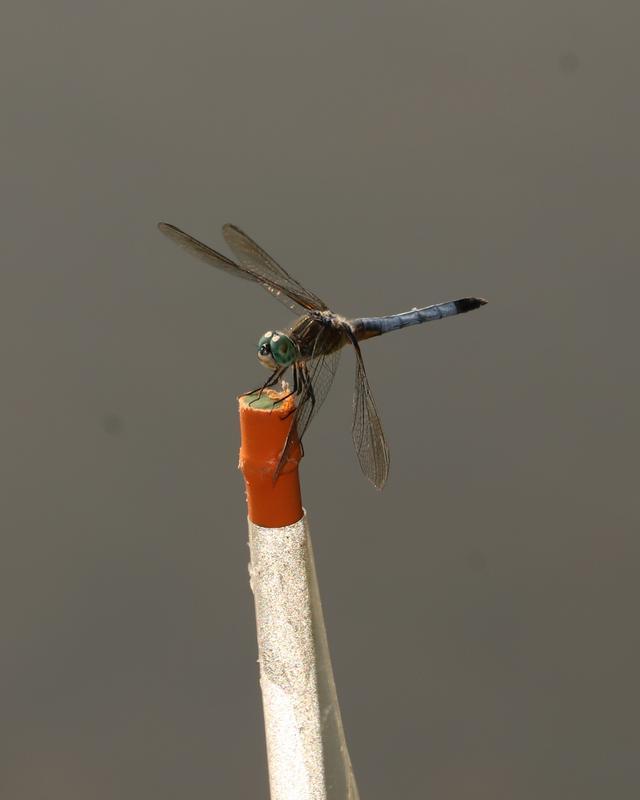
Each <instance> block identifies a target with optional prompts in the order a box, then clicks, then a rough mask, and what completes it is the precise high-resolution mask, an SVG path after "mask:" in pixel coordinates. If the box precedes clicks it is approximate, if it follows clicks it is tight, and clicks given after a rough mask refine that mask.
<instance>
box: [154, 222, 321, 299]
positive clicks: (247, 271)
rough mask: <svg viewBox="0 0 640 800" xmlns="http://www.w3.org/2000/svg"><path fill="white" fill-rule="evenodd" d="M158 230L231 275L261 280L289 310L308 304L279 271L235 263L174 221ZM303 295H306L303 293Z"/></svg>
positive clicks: (258, 281) (159, 225)
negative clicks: (291, 288)
mask: <svg viewBox="0 0 640 800" xmlns="http://www.w3.org/2000/svg"><path fill="white" fill-rule="evenodd" d="M158 230H160V232H161V233H163V234H164V235H165V236H166V237H168V238H169V239H171V240H172V241H173V242H175V243H176V244H178V245H180V247H183V248H184V249H185V250H187V251H188V252H189V253H191V255H194V256H195V257H196V258H199V259H200V260H201V261H204V262H205V263H206V264H211V265H212V266H214V267H217V268H218V269H222V270H224V271H225V272H228V273H230V274H231V275H236V276H237V277H238V278H244V279H245V280H248V281H253V282H254V283H259V284H260V285H261V286H262V287H264V288H265V289H266V290H267V291H268V292H269V293H270V294H272V295H273V296H274V297H275V298H276V299H277V300H279V301H280V302H281V303H284V305H285V306H286V307H287V308H289V309H290V310H292V311H295V312H296V313H298V312H299V311H300V309H301V308H302V309H306V308H307V305H306V300H305V304H303V303H302V302H300V300H299V299H298V297H294V296H293V295H292V292H291V291H290V290H289V284H288V283H287V282H286V281H285V280H284V278H283V276H281V275H280V273H278V272H276V271H274V270H268V269H265V268H256V267H250V266H247V265H245V264H236V262H235V261H231V259H230V258H227V257H226V256H223V255H222V253H218V252H217V251H216V250H214V249H213V248H212V247H209V245H206V244H204V243H203V242H201V241H199V240H198V239H196V238H195V237H193V236H191V235H190V234H188V233H185V232H184V231H182V230H180V228H176V226H175V225H170V224H169V223H168V222H159V223H158ZM274 263H275V262H274ZM282 272H283V273H284V270H282ZM284 275H286V273H284ZM288 280H289V281H293V278H288ZM285 284H286V285H285ZM303 291H304V290H303ZM300 299H305V298H304V297H303V296H302V295H300Z"/></svg>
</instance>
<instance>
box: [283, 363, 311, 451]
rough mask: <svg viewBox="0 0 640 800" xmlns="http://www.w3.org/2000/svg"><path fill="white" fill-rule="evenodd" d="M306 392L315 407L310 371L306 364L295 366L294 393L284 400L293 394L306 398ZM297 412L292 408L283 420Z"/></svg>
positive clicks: (290, 393)
mask: <svg viewBox="0 0 640 800" xmlns="http://www.w3.org/2000/svg"><path fill="white" fill-rule="evenodd" d="M305 392H306V393H308V394H309V397H310V399H311V405H312V406H313V405H315V395H314V394H313V387H312V386H311V380H310V378H309V371H308V369H307V368H306V366H305V365H304V364H294V365H293V391H291V392H289V394H287V395H285V396H284V397H283V398H282V399H283V400H284V399H285V398H286V397H291V395H292V394H299V395H301V396H302V397H303V398H304V395H305ZM295 410H296V409H295V408H292V409H291V411H289V412H288V413H287V414H285V415H284V417H283V419H286V418H287V417H288V416H289V415H290V414H293V412H294V411H295ZM301 444H302V443H301ZM303 454H304V451H303Z"/></svg>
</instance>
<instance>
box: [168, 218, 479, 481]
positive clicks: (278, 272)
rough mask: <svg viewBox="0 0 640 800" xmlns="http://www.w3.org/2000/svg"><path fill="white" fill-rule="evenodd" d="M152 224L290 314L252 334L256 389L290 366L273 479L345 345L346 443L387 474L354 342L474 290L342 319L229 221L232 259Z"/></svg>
mask: <svg viewBox="0 0 640 800" xmlns="http://www.w3.org/2000/svg"><path fill="white" fill-rule="evenodd" d="M158 228H159V230H160V231H161V232H162V233H163V234H164V235H165V236H167V237H168V238H169V239H171V240H172V241H174V242H175V243H176V244H178V245H180V246H181V247H183V248H184V249H185V250H186V251H187V252H189V253H190V254H191V255H193V256H196V257H197V258H199V259H200V260H201V261H204V262H205V263H207V264H210V265H212V266H214V267H217V268H218V269H221V270H224V271H225V272H228V273H230V274H231V275H235V276H236V277H238V278H244V279H245V280H248V281H252V282H254V283H258V284H259V285H260V286H262V287H263V288H264V289H266V290H267V291H268V292H269V293H270V294H272V295H273V296H274V297H275V298H276V299H278V300H280V301H281V302H282V303H284V305H285V306H287V308H288V309H290V310H291V311H293V312H295V313H296V314H298V317H297V319H296V320H295V321H294V322H293V323H292V324H291V325H290V326H289V327H288V328H286V329H285V330H283V331H280V330H272V331H267V332H266V333H265V334H264V335H263V336H261V337H260V340H259V341H258V358H259V360H260V362H261V363H262V364H263V365H264V366H265V367H267V368H268V369H269V370H270V371H271V374H270V376H269V378H268V379H267V380H266V381H265V382H264V383H263V384H262V386H261V387H260V388H259V389H255V390H253V392H247V394H252V393H255V392H259V393H260V394H261V393H262V392H263V391H264V390H266V389H269V388H271V387H273V386H275V385H276V384H277V383H278V382H279V381H283V380H284V378H285V374H286V373H287V372H288V371H289V370H291V373H292V383H293V386H292V387H290V388H291V391H290V394H293V395H295V398H296V406H295V410H294V411H293V414H294V415H295V416H294V420H293V424H292V425H291V429H290V431H289V434H288V437H287V440H286V443H285V445H284V448H283V451H282V454H281V456H280V459H279V462H278V465H277V467H276V470H275V473H274V480H277V478H278V476H279V474H280V472H281V470H282V468H283V467H284V465H285V463H286V461H287V457H288V454H289V451H290V449H291V447H292V445H293V444H294V443H295V442H296V441H297V442H300V443H301V442H302V437H303V436H304V434H305V432H306V431H307V429H308V427H309V424H310V423H311V420H312V419H313V418H314V416H315V415H316V413H317V412H318V410H319V408H320V407H321V405H322V403H323V402H324V400H325V398H326V397H327V394H328V393H329V390H330V388H331V384H332V382H333V379H334V376H335V374H336V370H337V368H338V362H339V359H340V353H341V351H342V350H343V348H344V347H345V346H347V345H350V346H351V347H352V348H353V350H354V352H355V362H356V371H355V391H354V397H353V424H352V438H353V444H354V448H355V451H356V455H357V458H358V462H359V464H360V468H361V469H362V472H363V473H364V474H365V476H366V477H367V478H368V479H369V480H370V481H371V483H373V485H374V486H375V487H376V488H377V489H382V487H383V486H384V484H385V482H386V480H387V476H388V474H389V464H390V459H389V447H388V445H387V442H386V439H385V436H384V431H383V429H382V423H381V422H380V415H379V414H378V410H377V408H376V404H375V401H374V399H373V393H372V391H371V387H370V385H369V381H368V379H367V373H366V371H365V367H364V361H363V358H362V352H361V349H360V342H362V341H363V340H365V339H370V338H372V337H374V336H380V335H381V334H383V333H388V332H389V331H395V330H400V329H401V328H406V327H408V326H410V325H420V324H421V323H423V322H431V321H432V320H437V319H443V318H444V317H453V316H455V315H457V314H464V313H466V312H467V311H472V310H473V309H476V308H479V307H480V306H483V305H485V303H486V300H483V299H481V298H479V297H463V298H461V299H460V300H451V301H448V302H446V303H436V304H435V305H430V306H425V307H424V308H413V309H411V311H405V312H403V313H400V314H390V315H388V316H384V317H358V318H356V319H348V318H346V317H343V316H340V315H339V314H336V313H334V312H333V311H332V310H331V309H330V308H329V307H328V306H327V305H326V303H325V302H324V301H323V300H321V299H320V298H319V297H318V296H317V295H316V294H314V293H313V292H311V291H309V290H308V289H305V288H304V286H302V284H301V283H299V281H297V280H296V279H295V278H294V277H292V276H291V275H290V274H289V273H288V272H287V271H286V270H285V269H284V268H283V267H281V266H280V264H278V263H277V262H276V261H275V260H274V259H273V258H272V257H271V256H270V255H269V254H268V253H266V252H265V251H264V250H263V249H262V248H261V247H260V246H259V245H258V244H256V242H254V241H253V239H251V238H250V237H249V236H247V234H246V233H244V232H243V231H241V230H240V228H237V227H236V226H235V225H230V224H227V225H224V226H223V228H222V234H223V236H224V239H225V242H226V243H227V246H228V247H229V249H230V250H231V252H232V253H233V255H234V257H235V259H236V260H235V261H233V260H231V259H230V258H227V256H225V255H222V254H221V253H218V252H217V251H216V250H214V249H213V248H211V247H209V246H208V245H206V244H204V243H203V242H201V241H199V240H198V239H195V238H194V237H193V236H191V235H190V234H188V233H185V232H184V231H182V230H180V228H177V227H175V225H170V224H169V223H167V222H160V223H158Z"/></svg>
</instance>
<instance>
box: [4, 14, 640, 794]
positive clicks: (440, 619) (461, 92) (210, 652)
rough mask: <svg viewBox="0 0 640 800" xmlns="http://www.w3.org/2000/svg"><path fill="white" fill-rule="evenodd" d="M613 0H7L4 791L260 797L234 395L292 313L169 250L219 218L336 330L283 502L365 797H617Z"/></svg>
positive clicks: (622, 386) (625, 527)
mask: <svg viewBox="0 0 640 800" xmlns="http://www.w3.org/2000/svg"><path fill="white" fill-rule="evenodd" d="M639 25H640V7H639V6H638V3H637V2H636V0H629V1H628V2H622V1H618V2H611V3H603V2H595V1H594V0H586V2H585V0H560V2H557V1H556V2H548V1H547V0H543V1H542V2H513V0H511V1H510V2H506V1H505V0H502V1H501V0H486V1H485V2H455V0H453V1H452V0H449V2H440V1H439V0H434V1H433V2H409V1H408V0H400V2H394V3H391V2H385V3H383V2H379V1H378V2H363V1H362V0H360V1H359V2H350V3H338V2H333V1H332V0H330V1H329V2H325V3H322V4H306V3H295V2H279V1H276V2H271V3H258V2H237V1H236V2H231V1H230V0H220V1H219V2H198V1H197V0H186V2H183V3H180V4H177V3H167V2H164V1H163V2H156V3H152V2H149V0H144V1H143V2H135V0H134V2H127V3H120V2H111V3H82V2H77V1H76V2H71V1H69V2H53V3H51V2H49V3H47V2H42V0H35V2H26V3H17V2H15V1H14V2H11V0H10V2H9V4H8V5H5V6H4V10H3V12H2V25H1V30H2V32H1V33H0V37H1V47H0V84H1V89H2V92H1V96H2V150H1V155H0V159H1V164H2V167H1V174H2V216H1V220H2V222H1V224H2V235H1V237H0V241H1V245H0V246H1V250H2V261H1V275H2V292H1V295H0V297H1V303H2V313H1V315H0V323H1V325H2V335H1V338H0V347H1V349H2V358H1V362H0V363H1V365H2V378H3V380H2V401H1V402H2V414H1V416H0V421H1V424H2V428H3V430H2V458H1V463H2V476H1V487H2V503H1V508H2V514H1V522H2V536H1V539H0V543H1V551H0V552H1V557H0V639H1V647H0V687H1V693H2V714H1V717H0V739H1V741H0V797H2V798H3V800H4V798H7V800H39V799H40V798H43V799H44V798H46V800H57V799H58V798H60V800H76V798H78V799H79V800H80V799H81V800H85V799H86V798H89V797H90V798H96V799H97V800H103V798H104V799H105V800H106V798H109V799H110V800H111V798H117V799H118V800H134V798H135V800H146V798H149V799H151V798H153V800H164V799H165V798H166V799H167V800H169V798H171V799H172V800H173V798H189V800H196V798H197V799H198V800H200V799H202V800H204V799H205V798H212V797H214V798H223V797H224V798H234V797H237V798H257V797H262V798H266V797H267V795H268V788H267V776H266V759H265V752H264V742H263V733H262V710H261V705H260V695H259V691H258V684H257V664H256V644H255V631H254V620H253V606H252V597H251V594H250V591H249V587H248V581H247V567H246V565H247V560H248V552H247V547H246V538H247V537H246V520H245V502H244V493H243V485H242V480H241V476H240V474H239V473H238V471H237V469H236V466H237V451H238V444H239V441H238V440H239V437H238V425H237V417H236V400H235V396H236V395H237V394H238V393H239V392H241V391H244V390H245V389H248V388H250V387H252V386H254V385H255V384H256V382H257V381H258V380H260V379H261V378H262V377H263V370H262V368H261V367H260V365H259V364H258V362H257V359H256V354H255V345H256V341H257V338H258V337H259V335H260V334H261V333H262V332H263V331H264V330H266V329H269V328H273V327H279V326H282V325H286V324H287V323H288V321H289V317H288V315H287V313H286V310H284V309H283V308H281V307H280V305H279V304H278V303H274V302H273V300H272V299H270V298H269V297H268V295H267V294H265V293H264V292H263V291H261V290H260V289H259V288H257V287H252V286H251V285H249V284H245V283H243V282H241V281H234V280H232V279H230V278H229V277H228V276H226V275H224V274H220V273H217V272H216V271H214V270H212V269H209V268H207V267H206V266H204V265H202V264H200V263H198V262H197V261H195V260H191V259H190V258H189V257H188V256H186V255H184V254H183V253H181V252H180V251H179V250H178V249H177V248H175V247H174V246H173V245H172V244H171V243H169V242H167V241H166V240H165V239H163V238H162V237H161V236H160V235H159V234H158V232H157V231H156V228H155V225H156V222H157V221H158V220H166V221H169V222H173V223H175V224H177V225H179V226H181V227H184V228H185V229H186V230H188V231H189V232H192V233H193V234H194V235H196V236H199V237H201V238H203V239H205V240H206V241H208V242H210V243H211V244H213V245H214V246H216V247H223V242H222V237H221V233H220V227H221V225H222V224H223V223H224V222H227V221H231V222H234V223H236V224H237V225H240V226H241V227H243V228H245V229H246V230H247V231H248V232H249V233H250V234H251V235H252V236H254V237H255V238H256V239H257V240H258V241H259V242H260V243H261V244H262V245H263V246H264V247H265V248H266V249H267V250H268V251H269V252H272V253H273V255H274V256H275V257H276V258H278V259H279V260H280V261H281V262H282V263H283V265H285V266H286V267H287V268H288V269H290V270H291V271H292V272H293V273H294V274H295V276H296V277H298V278H299V279H300V280H301V281H302V282H303V283H305V284H308V286H309V287H310V288H311V289H312V290H314V291H316V292H317V293H318V294H320V295H321V296H322V297H323V298H326V300H327V302H328V303H330V304H331V305H332V306H333V307H335V309H336V310H337V311H339V312H342V313H344V314H348V315H367V314H376V313H392V312H396V311H403V310H406V309H408V308H411V307H412V306H415V305H426V304H428V303H432V302H438V301H443V300H447V299H452V298H456V297H459V296H464V295H468V294H477V295H480V296H484V297H486V298H488V299H489V301H490V303H489V305H488V306H486V308H483V309H482V310H481V311H477V312H474V313H473V314H469V315H467V316H465V317H460V318H457V319H454V320H448V321H444V322H440V323H438V324H437V325H429V326H425V327H420V328H412V329H410V330H406V331H403V332H402V333H397V334H393V335H389V336H386V337H383V338H382V339H379V340H374V341H372V342H370V343H367V346H366V352H365V357H366V361H367V365H368V370H369V377H370V380H371V383H372V385H373V388H374V390H375V394H376V398H377V401H378V404H379V407H380V411H381V414H382V418H383V421H384V424H385V429H386V432H387V436H388V439H389V442H390V445H391V451H392V472H391V477H390V481H389V484H388V486H387V488H386V489H385V491H384V492H383V493H382V494H381V495H380V494H377V493H376V492H375V490H373V489H372V488H371V487H370V486H369V485H368V484H367V482H366V481H365V479H364V478H363V477H362V476H361V474H360V473H359V470H358V467H357V463H356V460H355V457H354V455H353V452H352V447H351V442H350V421H351V419H350V418H351V389H352V381H353V360H352V356H351V355H350V354H347V355H346V356H345V358H343V362H342V365H341V371H340V375H339V379H338V381H337V382H336V385H335V387H334V389H333V391H332V394H331V395H330V397H329V399H328V401H327V403H326V406H325V407H324V409H323V411H322V413H321V414H320V415H319V416H318V418H317V419H316V420H315V422H314V425H313V426H312V428H311V429H310V431H309V434H308V436H307V439H306V456H305V458H304V461H303V464H302V478H303V491H304V500H305V505H306V507H307V509H308V512H309V515H310V521H311V526H312V531H313V535H314V542H315V549H316V557H317V562H318V571H319V577H320V581H321V587H322V591H323V599H324V605H325V610H326V616H327V625H328V631H329V638H330V642H331V646H332V653H333V660H334V667H335V673H336V680H337V683H338V690H339V693H340V697H341V704H342V710H343V716H344V723H345V728H346V731H347V736H348V740H349V746H350V751H351V755H352V759H353V762H354V766H355V769H356V774H357V778H358V783H359V787H360V791H361V795H362V798H363V800H376V799H379V800H383V799H384V800H387V799H388V798H395V797H434V798H435V797H437V798H455V800H465V799H466V798H469V800H471V798H473V800H483V799H484V798H487V800H495V798H509V799H510V798H517V799H518V800H539V798H545V799H546V800H556V799H557V800H565V799H566V798H578V797H579V798H581V800H588V799H590V798H593V799H594V800H601V798H605V797H606V798H615V800H626V799H627V798H629V799H631V798H633V799H634V800H635V798H637V797H638V796H639V792H640V760H639V759H638V748H639V746H640V734H639V733H638V714H639V712H640V708H639V703H638V687H637V680H638V671H639V668H640V658H639V653H640V648H639V645H638V620H637V609H638V601H639V600H640V588H639V583H638V567H639V563H638V559H639V556H640V547H639V544H638V534H639V522H640V503H639V500H638V488H637V477H638V475H637V473H638V424H637V416H638V407H639V400H640V391H639V387H640V380H639V377H638V359H637V348H638V335H637V323H636V314H637V310H636V305H637V301H638V297H639V290H640V280H639V277H638V262H639V257H640V226H639V225H638V207H639V203H640V167H639V164H640V110H639V99H638V75H639V74H640V52H639V49H638V30H639Z"/></svg>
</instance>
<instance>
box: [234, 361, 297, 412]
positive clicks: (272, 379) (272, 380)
mask: <svg viewBox="0 0 640 800" xmlns="http://www.w3.org/2000/svg"><path fill="white" fill-rule="evenodd" d="M286 371H287V368H286V367H278V368H277V369H275V370H274V371H273V372H272V373H271V375H269V377H268V378H267V380H266V381H265V382H264V383H263V384H262V386H259V387H258V388H257V389H251V391H249V392H243V394H242V395H241V397H247V396H248V395H250V394H256V393H257V394H258V396H257V397H254V398H253V400H251V402H250V403H249V405H253V403H255V402H256V400H259V399H260V398H261V397H262V393H263V392H264V390H265V389H269V388H270V387H271V386H275V385H276V383H277V382H278V381H279V380H280V378H281V377H282V376H283V375H284V373H285V372H286Z"/></svg>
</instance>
